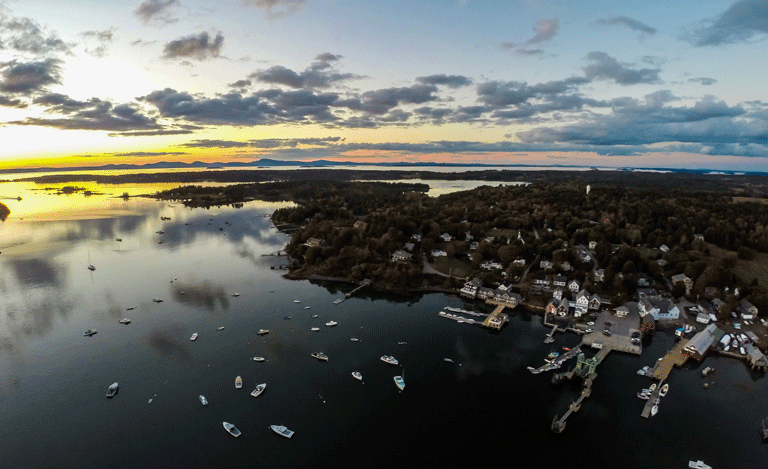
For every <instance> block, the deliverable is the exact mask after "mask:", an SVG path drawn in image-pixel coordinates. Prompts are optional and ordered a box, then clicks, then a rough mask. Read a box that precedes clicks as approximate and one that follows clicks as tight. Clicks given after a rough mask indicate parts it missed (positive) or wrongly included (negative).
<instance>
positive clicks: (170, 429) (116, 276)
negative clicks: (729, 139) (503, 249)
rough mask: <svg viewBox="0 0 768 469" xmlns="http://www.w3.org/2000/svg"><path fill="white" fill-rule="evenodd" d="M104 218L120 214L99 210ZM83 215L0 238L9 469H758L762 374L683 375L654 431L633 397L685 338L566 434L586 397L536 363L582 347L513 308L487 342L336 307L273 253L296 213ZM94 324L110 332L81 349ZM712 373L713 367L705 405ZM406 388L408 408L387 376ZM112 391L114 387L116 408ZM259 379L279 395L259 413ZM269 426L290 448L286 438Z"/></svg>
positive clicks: (762, 453) (608, 364)
mask: <svg viewBox="0 0 768 469" xmlns="http://www.w3.org/2000/svg"><path fill="white" fill-rule="evenodd" d="M24 197H25V199H24V200H25V201H26V200H28V199H27V196H26V195H24ZM77 197H79V198H73V199H70V200H72V201H73V203H74V201H77V204H81V203H82V202H80V201H81V200H83V199H82V196H77ZM107 202H108V203H109V204H112V203H114V204H117V205H114V206H112V205H110V207H111V208H110V209H109V210H106V211H105V210H104V207H103V206H102V204H104V203H107ZM24 203H25V202H24V201H22V202H19V203H16V202H14V203H11V202H8V205H9V206H10V207H11V209H12V210H14V209H15V210H18V211H20V210H22V208H21V207H20V206H21V205H23V204H24ZM30 203H31V201H30ZM88 204H90V205H88V206H87V207H81V208H84V209H93V210H94V211H96V212H99V213H100V216H102V218H98V219H87V218H81V217H78V218H80V219H76V220H50V219H38V218H36V217H35V216H33V215H34V214H30V217H29V218H28V219H24V220H19V219H18V218H15V217H13V214H12V217H11V218H9V220H7V221H6V222H4V223H2V224H0V251H2V255H0V292H1V296H0V467H20V468H27V467H29V468H39V467H117V468H122V467H125V468H137V467H162V468H168V467H225V466H231V465H237V464H250V465H254V464H255V465H258V464H262V465H264V467H329V466H331V465H337V466H341V467H347V466H349V465H351V464H356V465H358V466H360V467H390V466H393V465H395V466H403V467H425V466H428V467H441V466H443V467H477V466H480V465H486V466H489V467H498V466H501V465H504V466H506V467H524V468H528V467H541V466H549V467H568V468H590V469H593V468H595V467H630V468H649V467H661V468H676V467H686V466H687V461H688V460H689V459H703V460H704V461H706V462H707V463H709V464H710V465H712V466H713V467H715V468H718V469H720V468H751V467H754V468H757V467H765V461H766V460H767V458H768V446H766V445H764V444H761V442H760V436H759V434H758V429H759V423H760V421H761V420H762V419H763V418H764V417H765V416H768V401H766V398H765V395H766V379H765V378H764V377H763V376H762V375H753V374H751V373H750V372H749V370H748V369H747V368H746V367H745V366H744V365H742V364H741V363H738V362H734V361H732V360H725V359H712V358H710V359H708V360H706V361H705V362H704V363H702V364H701V365H699V366H697V367H696V368H686V369H682V370H675V371H674V372H673V373H672V375H671V377H670V380H669V382H670V386H671V389H670V391H669V394H668V395H667V397H666V398H664V399H663V400H662V403H661V406H660V407H661V408H660V411H659V414H658V415H657V416H656V417H654V418H653V419H648V420H646V419H643V418H641V417H640V412H641V410H642V407H643V404H644V402H643V401H640V400H638V399H637V398H636V397H635V393H636V392H637V391H638V390H639V389H640V388H643V387H647V386H648V385H649V384H650V381H649V380H648V379H647V378H643V377H640V376H638V375H636V374H635V371H636V370H637V369H638V368H640V367H641V366H643V365H650V364H652V362H654V361H655V360H656V358H658V357H660V356H662V354H663V353H664V352H665V351H666V350H667V349H668V348H669V347H670V346H671V345H672V344H673V343H674V341H673V339H672V338H671V337H670V336H668V335H666V334H664V333H659V334H657V335H656V336H655V337H654V338H653V339H652V341H650V342H649V343H648V344H646V345H647V348H646V349H645V351H644V354H643V356H642V357H634V356H628V355H622V354H618V353H613V354H611V355H609V356H608V358H607V359H606V360H605V361H604V362H603V364H602V365H601V366H600V368H599V369H598V373H599V376H598V378H597V381H596V382H595V385H594V387H593V393H592V396H591V397H590V398H589V399H588V400H587V401H586V403H585V404H584V406H583V407H582V410H581V411H580V412H578V413H577V414H574V415H573V416H572V417H571V418H570V419H569V420H568V425H567V428H566V429H565V431H564V432H563V433H562V434H560V435H555V434H553V433H552V432H551V431H550V429H549V425H550V422H551V420H552V417H553V416H554V415H555V414H562V413H563V412H564V411H565V409H566V408H567V405H568V403H569V402H570V400H571V399H573V398H575V397H576V396H577V394H578V392H579V390H580V388H579V385H578V384H577V383H575V382H574V383H565V384H564V385H558V386H555V385H552V384H551V383H550V378H551V374H550V373H543V374H541V375H537V376H533V375H531V374H530V373H529V372H528V371H527V370H526V367H527V366H528V365H539V364H541V363H542V361H543V358H544V357H545V356H546V354H547V353H548V352H549V351H550V350H552V349H560V348H561V347H562V346H572V345H574V344H575V343H576V342H577V338H576V337H575V336H565V335H558V336H557V341H556V342H555V343H554V344H552V345H546V344H543V342H542V339H543V338H544V335H545V334H546V333H547V330H546V329H545V328H544V327H543V326H542V325H541V322H540V319H539V318H538V317H536V316H530V315H528V314H526V313H525V312H518V313H517V314H515V315H514V316H512V318H511V322H510V324H508V325H507V326H506V327H505V328H504V329H503V330H502V331H501V332H500V333H491V332H489V331H487V330H484V329H482V328H480V327H477V326H471V325H468V324H457V323H455V322H453V321H449V320H446V319H443V318H441V317H439V316H438V315H437V312H438V311H439V310H441V309H442V308H443V307H444V306H446V305H452V306H457V307H465V308H471V309H475V310H484V308H485V307H484V306H482V305H480V304H465V303H464V302H463V301H462V300H460V299H458V298H455V297H449V296H445V295H442V294H430V295H423V296H420V297H413V298H400V297H392V296H387V295H374V294H372V293H364V294H363V295H360V296H358V297H356V298H353V299H350V300H347V301H346V302H344V303H342V304H341V305H338V306H335V305H333V304H332V301H333V300H334V299H336V298H339V297H341V296H342V294H343V292H344V291H348V290H349V287H348V286H345V285H333V284H326V285H319V284H313V283H311V282H307V281H288V280H285V279H283V278H282V277H281V272H280V271H279V270H271V269H270V266H272V265H279V264H281V263H283V262H284V259H283V258H277V257H263V256H262V255H263V254H269V253H271V252H274V251H276V250H278V249H280V248H282V247H283V246H284V244H285V243H286V241H287V237H286V236H285V235H282V234H280V233H278V232H277V231H276V230H275V229H274V228H273V226H272V223H271V221H270V220H269V219H268V218H265V217H263V215H266V214H269V213H271V212H272V211H273V210H274V209H275V208H277V207H280V206H283V205H284V204H266V203H251V204H247V205H246V206H245V207H244V208H242V209H232V208H221V209H211V210H204V209H194V210H193V209H187V208H184V207H182V206H180V205H176V206H169V204H167V203H161V202H156V201H150V200H138V199H132V200H130V201H128V202H123V201H122V200H117V201H116V200H107V199H106V198H102V199H99V198H92V199H89V202H88ZM15 213H17V212H15ZM110 214H111V215H110ZM161 216H168V217H171V220H170V221H161V220H160V217H161ZM48 218H50V217H48ZM220 228H221V229H220ZM157 231H163V234H158V233H156V232H157ZM116 238H121V239H122V241H121V242H118V241H116V240H115V239H116ZM9 240H13V242H11V241H9ZM158 241H162V244H159V243H158ZM89 262H90V263H92V264H94V265H95V266H96V270H95V271H94V272H90V271H89V270H87V268H86V266H87V265H88V263H89ZM182 292H184V294H182ZM233 293H239V294H240V296H239V297H233V296H232V294H233ZM153 298H161V299H162V300H163V302H162V303H154V302H152V299H153ZM294 300H299V301H300V303H294ZM306 306H309V307H310V309H308V310H307V309H304V307H306ZM129 307H134V308H135V309H134V310H132V311H127V310H126V309H127V308H129ZM313 314H318V315H319V317H318V318H312V317H311V316H312V315H313ZM285 316H291V319H290V320H284V319H283V318H284V317H285ZM122 317H129V318H130V319H131V320H132V321H133V322H132V323H131V324H130V325H127V326H126V325H121V324H119V323H118V319H120V318H122ZM329 320H335V321H337V322H338V323H339V325H338V326H336V327H335V328H328V327H325V326H324V323H325V322H327V321H329ZM219 326H225V329H224V330H223V331H219V332H217V331H216V328H217V327H219ZM313 326H318V327H320V328H321V330H320V332H311V331H310V328H311V327H313ZM88 328H91V329H97V330H98V331H99V332H98V334H96V335H95V336H93V337H91V338H85V337H83V335H82V332H83V331H84V330H85V329H88ZM260 328H264V329H269V330H270V333H269V334H268V335H266V336H261V337H260V336H257V335H256V331H258V329H260ZM193 332H198V333H199V334H200V337H199V339H198V340H197V341H196V342H191V341H190V340H189V337H190V335H191V334H192V333H193ZM351 337H357V338H359V339H360V341H359V342H352V341H350V338H351ZM398 342H406V344H402V345H401V344H398ZM315 351H323V352H325V353H326V354H328V356H329V357H330V360H329V361H328V362H327V363H321V362H318V361H316V360H315V359H313V358H311V357H310V354H311V353H312V352H315ZM383 354H391V355H394V356H395V357H396V358H397V359H398V360H400V362H401V364H402V365H403V366H402V367H392V366H389V365H387V364H385V363H383V362H381V361H380V360H379V357H380V356H381V355H383ZM254 356H263V357H265V358H266V359H267V361H266V362H264V363H257V362H254V361H252V358H253V357H254ZM443 358H451V359H453V360H454V361H455V363H448V362H445V361H444V360H443ZM704 366H713V367H715V368H716V369H717V372H716V373H715V375H714V383H713V384H712V385H711V386H710V389H707V390H705V389H703V388H702V384H703V383H704V382H705V381H704V379H703V378H702V377H701V374H700V370H701V369H702V368H703V367H704ZM355 370H357V371H359V372H361V373H362V375H363V382H359V381H357V380H355V379H354V378H353V377H352V376H351V372H352V371H355ZM401 373H404V376H405V381H406V388H405V391H403V392H399V391H398V389H397V388H396V387H395V384H394V381H393V379H392V378H393V376H394V375H396V374H401ZM238 375H240V376H242V377H243V381H244V387H243V389H241V390H236V389H235V387H234V379H235V377H236V376H238ZM114 381H118V382H119V383H120V391H119V393H118V395H117V396H116V397H115V398H114V399H106V397H105V393H106V391H107V387H108V386H109V384H111V383H112V382H114ZM709 381H710V382H711V381H712V380H711V379H710V380H709ZM257 382H258V383H261V382H266V383H267V389H266V391H265V392H264V394H262V395H261V396H260V397H258V398H257V399H254V398H252V397H251V396H249V393H250V391H251V390H252V389H253V388H254V386H255V384H256V383H257ZM200 394H203V395H205V396H206V398H207V399H208V401H209V402H210V404H209V405H208V406H207V407H203V406H202V405H200V403H199V401H198V395H200ZM150 398H152V399H153V403H152V404H147V401H148V400H149V399H150ZM222 421H228V422H232V423H234V424H235V425H236V426H237V427H238V428H239V429H240V430H241V431H242V432H243V434H242V436H241V437H240V438H237V439H235V438H232V437H231V436H230V435H228V434H227V433H226V432H225V431H224V429H223V428H222V425H221V422H222ZM271 424H278V425H279V424H283V425H286V426H287V427H288V428H289V429H291V430H294V431H295V432H296V434H295V435H294V437H293V439H291V440H287V439H284V438H281V437H279V436H277V435H275V434H274V433H273V432H272V431H271V430H270V429H269V428H268V427H269V425H271Z"/></svg>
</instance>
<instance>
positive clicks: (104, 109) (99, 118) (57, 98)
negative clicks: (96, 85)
mask: <svg viewBox="0 0 768 469" xmlns="http://www.w3.org/2000/svg"><path fill="white" fill-rule="evenodd" d="M36 101H38V102H37V104H40V105H43V106H48V110H49V112H55V113H59V114H65V115H66V116H67V117H65V118H53V119H47V118H38V117H28V118H26V119H24V120H23V121H13V122H9V124H13V125H38V126H43V127H53V128H56V129H78V130H111V131H129V130H149V129H161V126H160V125H159V124H158V123H157V122H156V120H155V119H154V118H150V117H147V116H145V115H144V114H143V113H142V112H141V110H139V109H137V108H136V107H134V106H132V105H130V104H119V105H114V104H113V103H111V102H110V101H104V100H101V99H99V98H91V99H89V100H88V101H77V100H74V99H71V98H69V97H68V96H65V95H60V94H48V95H45V96H41V97H40V98H38V100H36Z"/></svg>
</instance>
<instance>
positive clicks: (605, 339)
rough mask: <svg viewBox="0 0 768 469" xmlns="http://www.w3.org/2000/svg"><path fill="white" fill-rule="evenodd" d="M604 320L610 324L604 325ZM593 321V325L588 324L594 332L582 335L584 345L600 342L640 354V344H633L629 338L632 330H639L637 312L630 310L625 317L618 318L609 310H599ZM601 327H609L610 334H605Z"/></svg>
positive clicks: (616, 348) (613, 347)
mask: <svg viewBox="0 0 768 469" xmlns="http://www.w3.org/2000/svg"><path fill="white" fill-rule="evenodd" d="M606 322H608V323H610V326H608V325H606ZM594 323H595V325H594V326H588V327H591V328H592V329H594V332H591V333H589V334H585V335H584V343H585V344H586V345H590V346H591V345H592V344H593V343H600V344H603V346H608V345H610V346H611V348H612V349H614V350H620V351H623V352H629V353H635V354H638V355H640V352H641V351H642V346H641V345H640V344H633V343H632V340H631V335H632V333H633V332H638V333H639V332H640V317H639V316H638V315H637V313H634V314H633V313H632V312H630V314H629V315H628V316H627V317H625V318H620V317H617V316H614V315H613V314H611V311H601V312H599V313H597V318H596V319H594ZM603 329H610V330H611V335H610V336H607V335H605V334H604V333H603Z"/></svg>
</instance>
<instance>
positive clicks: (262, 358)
mask: <svg viewBox="0 0 768 469" xmlns="http://www.w3.org/2000/svg"><path fill="white" fill-rule="evenodd" d="M253 361H255V362H263V361H264V357H253Z"/></svg>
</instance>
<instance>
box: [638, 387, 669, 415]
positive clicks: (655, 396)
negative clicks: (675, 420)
mask: <svg viewBox="0 0 768 469" xmlns="http://www.w3.org/2000/svg"><path fill="white" fill-rule="evenodd" d="M663 383H664V381H659V382H658V383H656V389H654V390H653V392H652V393H651V397H650V398H648V400H647V401H645V407H643V411H642V412H641V413H640V415H641V416H643V417H644V418H648V417H650V416H651V409H652V408H653V405H654V404H655V403H656V401H657V400H658V399H659V393H660V392H661V386H662V384H663Z"/></svg>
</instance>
